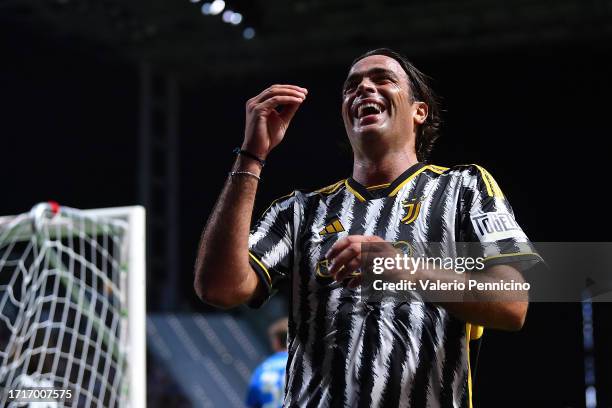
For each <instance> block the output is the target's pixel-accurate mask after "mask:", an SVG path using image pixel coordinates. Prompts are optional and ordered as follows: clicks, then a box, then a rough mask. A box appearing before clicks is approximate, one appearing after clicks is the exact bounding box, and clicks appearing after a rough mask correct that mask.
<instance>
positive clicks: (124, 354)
mask: <svg viewBox="0 0 612 408" xmlns="http://www.w3.org/2000/svg"><path fill="white" fill-rule="evenodd" d="M145 276H146V274H145V210H144V208H143V207H141V206H131V207H115V208H102V209H92V210H77V209H73V208H69V207H60V206H58V205H57V204H54V203H43V204H38V205H36V206H35V207H34V208H33V209H32V210H31V211H30V212H28V213H24V214H21V215H17V216H6V217H0V406H7V405H8V403H7V402H10V401H9V400H8V398H9V396H8V394H7V392H8V390H11V389H19V388H24V387H35V388H53V389H58V390H61V389H70V390H71V392H72V399H71V400H70V401H64V402H62V401H57V405H53V406H101V407H121V408H123V407H145V406H146V338H145V336H146V330H145V324H146V299H145V284H146V282H145V279H146V278H145Z"/></svg>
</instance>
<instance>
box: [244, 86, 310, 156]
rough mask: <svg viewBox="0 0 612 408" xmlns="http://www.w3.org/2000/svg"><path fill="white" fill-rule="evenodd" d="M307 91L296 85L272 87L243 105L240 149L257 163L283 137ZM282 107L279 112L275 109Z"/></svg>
mask: <svg viewBox="0 0 612 408" xmlns="http://www.w3.org/2000/svg"><path fill="white" fill-rule="evenodd" d="M307 93H308V90H306V88H302V87H299V86H296V85H272V86H271V87H269V88H267V89H265V90H264V91H263V92H262V93H260V94H259V95H257V96H255V97H254V98H251V99H249V100H248V101H247V103H246V125H245V132H244V133H245V134H244V143H243V144H242V149H244V150H247V151H249V152H250V153H252V154H254V155H256V156H257V157H259V158H260V159H265V158H266V157H267V156H268V153H270V151H271V150H272V149H273V148H274V147H276V146H277V145H278V144H279V143H280V142H281V141H282V140H283V137H285V132H286V131H287V128H288V127H289V123H290V122H291V119H292V118H293V115H295V112H296V111H297V110H298V108H299V107H300V105H301V104H302V102H304V99H306V94H307ZM279 106H282V109H281V110H280V112H279V111H277V110H276V108H277V107H279Z"/></svg>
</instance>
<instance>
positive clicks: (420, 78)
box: [351, 48, 442, 161]
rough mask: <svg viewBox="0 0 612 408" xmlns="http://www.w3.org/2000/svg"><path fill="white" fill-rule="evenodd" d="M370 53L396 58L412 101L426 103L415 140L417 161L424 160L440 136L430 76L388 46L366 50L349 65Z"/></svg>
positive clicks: (435, 99)
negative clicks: (404, 73)
mask: <svg viewBox="0 0 612 408" xmlns="http://www.w3.org/2000/svg"><path fill="white" fill-rule="evenodd" d="M372 55H384V56H387V57H389V58H393V59H394V60H396V61H397V63H398V64H399V65H400V66H401V67H402V69H403V70H404V72H406V75H407V76H408V82H409V85H410V91H411V93H412V97H413V101H415V100H416V101H421V102H425V103H426V104H427V106H428V108H429V109H428V113H427V118H426V119H425V122H424V123H423V124H422V125H420V126H419V129H417V135H416V141H415V149H416V153H417V159H418V160H419V161H426V160H427V159H428V158H429V155H430V154H431V151H432V149H433V146H434V144H435V142H436V140H437V139H438V137H439V136H440V135H439V133H438V131H439V129H440V125H441V123H442V121H441V119H440V106H439V102H438V97H437V96H436V94H435V93H434V91H433V89H431V87H430V86H429V83H428V82H429V80H430V79H431V78H430V77H428V76H427V75H425V74H423V73H422V72H421V71H419V70H418V69H417V68H416V67H415V66H414V65H412V63H411V62H410V61H408V59H407V58H406V57H404V56H403V55H401V54H399V53H397V52H395V51H393V50H392V49H390V48H377V49H375V50H371V51H368V52H366V53H365V54H363V55H360V56H359V57H357V58H355V60H354V61H353V62H352V63H351V67H352V66H353V65H355V64H356V63H357V61H359V60H362V59H364V58H366V57H369V56H372Z"/></svg>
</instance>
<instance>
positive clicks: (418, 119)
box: [413, 101, 429, 125]
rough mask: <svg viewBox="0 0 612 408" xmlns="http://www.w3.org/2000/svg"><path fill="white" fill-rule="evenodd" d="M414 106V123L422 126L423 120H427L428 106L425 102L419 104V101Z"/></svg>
mask: <svg viewBox="0 0 612 408" xmlns="http://www.w3.org/2000/svg"><path fill="white" fill-rule="evenodd" d="M414 105H415V106H416V109H415V110H414V115H413V119H414V122H415V124H417V125H422V124H423V123H425V120H426V119H427V114H428V112H429V106H427V104H426V103H425V102H419V101H416V102H415V103H414Z"/></svg>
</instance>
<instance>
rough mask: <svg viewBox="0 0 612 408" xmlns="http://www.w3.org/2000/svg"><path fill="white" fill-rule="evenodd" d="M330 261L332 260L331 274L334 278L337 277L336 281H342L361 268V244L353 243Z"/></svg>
mask: <svg viewBox="0 0 612 408" xmlns="http://www.w3.org/2000/svg"><path fill="white" fill-rule="evenodd" d="M328 259H329V260H331V264H330V266H329V273H330V274H331V275H332V276H334V275H335V279H336V280H338V281H340V280H342V279H343V278H345V277H347V276H348V275H349V274H350V273H351V272H353V271H355V270H357V269H358V268H359V264H360V262H361V243H360V242H353V243H351V244H349V245H348V246H346V247H345V248H344V249H343V250H342V251H340V252H338V253H337V254H336V256H334V257H332V258H328Z"/></svg>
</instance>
